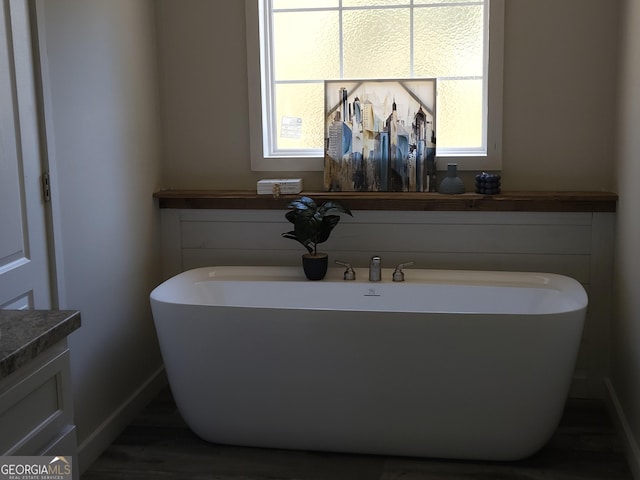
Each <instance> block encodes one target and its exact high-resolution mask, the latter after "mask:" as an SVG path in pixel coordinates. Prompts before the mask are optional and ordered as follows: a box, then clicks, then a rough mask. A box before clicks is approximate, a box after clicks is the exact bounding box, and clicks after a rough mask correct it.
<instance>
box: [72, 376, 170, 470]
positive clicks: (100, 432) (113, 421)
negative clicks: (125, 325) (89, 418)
mask: <svg viewBox="0 0 640 480" xmlns="http://www.w3.org/2000/svg"><path fill="white" fill-rule="evenodd" d="M167 384H168V381H167V376H166V373H165V370H164V365H163V366H162V367H160V368H158V370H156V371H155V372H154V373H153V374H152V375H151V376H150V377H149V378H148V379H147V380H146V381H145V382H144V383H143V384H142V385H141V386H140V388H138V389H137V390H136V391H135V392H133V394H131V395H130V396H129V398H127V399H126V400H125V401H124V402H123V403H122V404H121V405H120V406H119V407H118V408H116V410H115V411H114V412H113V413H112V414H111V415H109V416H108V417H107V419H106V420H105V421H104V422H102V423H101V424H100V426H98V428H96V429H95V430H94V431H93V433H91V435H89V436H88V437H87V438H86V440H84V441H83V442H82V443H81V444H80V445H79V446H78V465H79V467H78V468H79V469H80V474H83V473H84V472H85V470H86V469H87V468H89V466H90V465H91V464H92V463H93V462H94V461H95V460H96V459H97V458H98V457H99V456H100V455H101V454H102V452H104V451H105V450H106V449H107V448H108V447H109V445H111V443H113V441H114V440H115V439H116V437H117V436H118V435H120V433H121V432H122V431H123V430H124V429H125V428H126V427H127V426H128V425H129V424H130V423H131V422H132V421H133V420H134V418H135V417H136V416H137V415H138V414H139V413H140V411H141V410H142V409H143V408H144V407H145V406H146V405H147V404H148V403H149V402H150V401H151V400H153V399H154V398H155V397H156V396H157V395H158V394H159V393H160V391H161V390H162V389H163V388H164V387H165V386H166V385H167Z"/></svg>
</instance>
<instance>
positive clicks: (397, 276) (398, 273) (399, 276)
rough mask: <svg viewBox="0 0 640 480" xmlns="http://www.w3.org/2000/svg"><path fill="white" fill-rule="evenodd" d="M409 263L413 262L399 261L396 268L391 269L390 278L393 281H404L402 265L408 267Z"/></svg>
mask: <svg viewBox="0 0 640 480" xmlns="http://www.w3.org/2000/svg"><path fill="white" fill-rule="evenodd" d="M411 265H413V262H405V263H399V264H398V266H397V267H396V269H395V270H394V271H393V275H392V276H391V279H392V280H393V281H394V282H404V272H403V271H402V269H403V268H404V267H410V266H411Z"/></svg>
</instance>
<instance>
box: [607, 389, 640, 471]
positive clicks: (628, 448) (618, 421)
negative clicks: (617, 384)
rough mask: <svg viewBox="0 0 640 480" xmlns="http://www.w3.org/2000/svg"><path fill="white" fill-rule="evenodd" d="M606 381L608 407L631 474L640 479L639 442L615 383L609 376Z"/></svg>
mask: <svg viewBox="0 0 640 480" xmlns="http://www.w3.org/2000/svg"><path fill="white" fill-rule="evenodd" d="M604 383H605V385H606V388H607V397H606V401H607V407H608V408H609V412H610V414H611V417H612V419H613V422H614V423H615V426H616V429H617V430H618V432H619V433H620V436H621V437H622V442H623V448H624V451H625V455H626V457H627V462H628V463H629V468H630V469H631V474H632V475H633V478H634V480H640V448H638V442H637V441H636V439H635V437H634V436H633V432H632V430H631V427H630V426H629V422H627V417H626V415H625V413H624V410H623V409H622V405H621V404H620V401H619V400H618V395H617V394H616V390H615V388H614V387H613V384H612V383H611V381H610V380H609V379H608V378H606V379H605V380H604Z"/></svg>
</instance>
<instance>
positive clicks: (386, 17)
mask: <svg viewBox="0 0 640 480" xmlns="http://www.w3.org/2000/svg"><path fill="white" fill-rule="evenodd" d="M343 24H344V26H343V36H344V70H343V71H344V77H345V78H399V77H400V78H402V77H409V76H410V75H411V65H410V55H409V52H410V33H411V29H410V16H409V9H407V8H403V9H383V10H355V11H349V10H347V11H345V12H344V14H343Z"/></svg>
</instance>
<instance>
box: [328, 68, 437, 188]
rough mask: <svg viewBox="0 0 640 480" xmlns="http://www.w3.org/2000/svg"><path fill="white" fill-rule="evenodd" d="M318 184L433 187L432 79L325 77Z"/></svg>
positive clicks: (357, 186) (434, 82) (433, 91)
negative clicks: (321, 164) (321, 178)
mask: <svg viewBox="0 0 640 480" xmlns="http://www.w3.org/2000/svg"><path fill="white" fill-rule="evenodd" d="M324 89H325V90H324V92H325V138H324V140H325V145H324V188H325V190H328V191H375V192H427V191H435V188H436V185H435V174H436V165H435V153H436V134H435V118H436V79H433V78H429V79H406V80H326V81H325V82H324Z"/></svg>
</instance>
